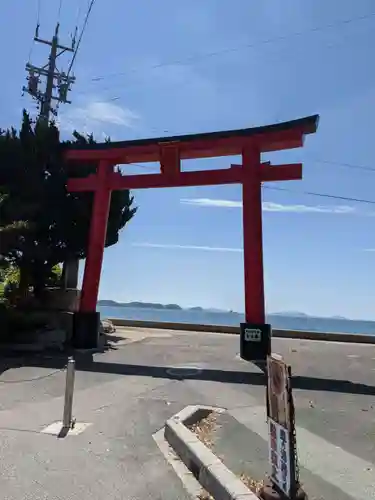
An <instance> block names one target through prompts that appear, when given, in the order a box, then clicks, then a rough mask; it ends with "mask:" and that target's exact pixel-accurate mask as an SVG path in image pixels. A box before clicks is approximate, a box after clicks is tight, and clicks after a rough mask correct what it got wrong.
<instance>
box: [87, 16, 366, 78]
mask: <svg viewBox="0 0 375 500" xmlns="http://www.w3.org/2000/svg"><path fill="white" fill-rule="evenodd" d="M374 16H375V12H370V13H368V14H364V15H362V16H359V17H355V18H349V19H344V20H341V21H337V22H334V23H329V24H326V25H322V26H315V27H314V28H310V29H307V30H305V31H297V32H294V33H289V34H286V35H279V36H275V37H272V38H267V39H264V40H260V41H258V42H252V43H249V44H244V45H239V46H237V47H227V48H224V49H221V50H217V51H213V52H206V53H205V54H198V55H195V56H189V57H186V58H181V59H176V60H174V61H166V62H164V63H159V64H155V65H151V66H149V67H148V69H157V68H161V67H163V66H172V65H177V64H184V63H189V62H195V61H198V60H204V59H207V58H210V57H216V56H220V55H223V54H226V53H231V52H239V51H241V50H247V49H253V48H257V47H259V46H262V45H267V44H271V43H275V42H280V41H284V40H288V39H289V38H294V37H299V36H303V35H308V34H310V33H316V32H320V31H324V30H327V29H332V28H336V27H339V26H344V25H348V24H351V23H354V22H360V21H364V20H366V19H370V18H372V17H374ZM137 71H139V69H137V68H133V69H131V70H129V71H122V72H118V73H112V74H108V75H99V76H95V77H92V78H91V81H93V82H97V81H101V80H103V79H105V78H113V77H114V76H126V75H128V74H131V73H134V72H137Z"/></svg>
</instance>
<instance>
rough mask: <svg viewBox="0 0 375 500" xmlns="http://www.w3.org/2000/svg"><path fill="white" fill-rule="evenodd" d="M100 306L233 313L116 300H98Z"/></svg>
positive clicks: (221, 311)
mask: <svg viewBox="0 0 375 500" xmlns="http://www.w3.org/2000/svg"><path fill="white" fill-rule="evenodd" d="M98 306H102V307H133V308H136V309H168V310H175V311H182V310H185V311H194V312H212V313H233V311H225V310H224V309H215V308H210V309H205V308H204V307H200V306H196V307H186V308H184V307H181V306H179V305H178V304H159V303H155V302H116V301H115V300H98Z"/></svg>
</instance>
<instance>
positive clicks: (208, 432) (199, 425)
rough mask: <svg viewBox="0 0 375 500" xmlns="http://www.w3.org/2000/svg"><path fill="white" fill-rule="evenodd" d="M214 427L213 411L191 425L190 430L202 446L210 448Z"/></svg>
mask: <svg viewBox="0 0 375 500" xmlns="http://www.w3.org/2000/svg"><path fill="white" fill-rule="evenodd" d="M216 425H217V423H216V413H215V412H214V411H213V412H211V413H210V414H209V415H208V416H207V417H206V418H203V419H202V420H200V421H199V422H196V423H195V424H193V425H192V426H191V427H190V430H191V431H193V432H194V433H195V434H196V435H197V437H198V439H200V441H202V443H203V444H205V445H206V446H208V447H209V448H212V432H213V430H214V429H215V427H216Z"/></svg>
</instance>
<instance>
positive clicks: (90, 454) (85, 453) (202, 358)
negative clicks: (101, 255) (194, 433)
mask: <svg viewBox="0 0 375 500" xmlns="http://www.w3.org/2000/svg"><path fill="white" fill-rule="evenodd" d="M125 337H126V338H128V341H126V342H124V338H125ZM115 340H118V341H119V342H117V343H116V342H115V344H114V346H113V349H111V350H109V351H107V352H103V353H99V354H95V355H94V356H90V355H81V356H79V357H77V373H76V390H75V394H74V415H75V417H76V418H77V422H86V423H89V424H90V426H89V427H88V428H87V429H86V430H85V431H84V432H83V433H82V434H80V435H78V436H68V437H67V438H65V439H57V438H55V437H52V436H49V435H46V434H43V433H41V430H43V429H44V428H45V427H46V426H48V425H49V424H51V423H53V422H55V421H58V420H61V416H62V409H63V393H64V377H65V375H64V372H63V371H58V370H61V369H63V366H64V364H65V361H66V359H64V358H63V357H58V356H54V357H50V358H45V357H43V356H41V357H34V358H23V359H22V358H18V359H17V358H13V359H5V360H3V361H1V362H0V368H1V372H2V374H1V376H0V446H1V450H2V453H1V455H0V477H1V495H2V498H6V499H7V500H21V499H22V500H25V499H27V500H29V499H30V500H31V499H38V500H42V499H44V498H45V499H47V498H48V500H54V499H56V500H57V499H58V500H60V499H66V498H69V499H72V500H74V499H75V498H80V499H81V500H85V499H86V498H87V499H89V498H90V499H99V498H100V499H102V498H105V497H106V498H111V499H120V498H121V499H132V500H137V499H147V498H150V499H151V498H153V499H163V500H168V499H171V500H172V499H177V498H178V499H185V498H188V495H187V493H186V491H185V489H184V487H183V485H182V484H181V482H180V480H179V479H178V478H177V477H176V475H175V473H174V471H173V469H172V468H171V467H170V466H169V464H168V463H167V462H166V461H165V459H164V457H163V456H162V455H161V454H160V452H159V449H158V448H157V446H156V445H155V443H154V441H153V439H152V434H153V433H155V432H156V431H158V430H159V429H160V428H162V427H163V425H164V422H165V420H166V419H167V418H169V417H170V416H172V415H173V414H175V413H177V412H178V411H179V410H181V409H182V408H184V407H185V406H186V405H188V404H205V405H217V406H220V407H225V408H228V409H229V410H230V411H231V412H232V415H234V416H236V418H237V417H238V418H239V420H240V421H242V423H243V424H244V425H247V424H248V425H249V426H250V424H251V422H250V420H251V419H252V417H251V414H252V413H254V412H252V410H251V408H252V407H254V408H257V409H258V410H259V408H261V407H262V405H263V404H264V399H265V390H264V383H265V378H264V375H263V373H262V372H261V370H260V369H258V368H257V367H255V366H254V365H252V364H249V363H246V362H244V361H242V360H240V359H239V358H238V355H237V354H238V350H239V339H238V337H237V336H232V335H223V334H202V333H199V334H198V333H186V332H169V331H157V330H154V331H146V330H135V329H122V330H119V331H118V332H117V333H116V338H115ZM273 351H275V352H278V353H279V354H282V355H283V356H284V357H285V359H286V360H287V361H288V362H289V363H290V364H291V365H292V371H293V374H294V378H293V387H294V389H295V390H294V394H295V402H296V410H297V425H298V426H299V427H300V428H301V429H303V430H304V431H307V433H308V436H309V438H308V439H310V440H312V441H311V443H313V444H314V443H315V441H316V440H317V441H316V442H318V443H320V444H321V445H322V446H323V448H320V447H319V446H318V447H315V448H314V449H316V452H315V455H314V460H313V462H314V464H315V465H316V463H319V460H320V458H322V459H323V458H324V457H323V454H324V453H325V452H326V448H325V447H324V446H326V445H327V446H330V445H333V447H334V448H335V449H337V453H338V455H337V457H343V458H342V460H343V463H347V460H348V459H349V458H350V457H354V461H355V464H357V465H356V466H359V467H360V466H362V464H364V465H368V466H369V467H370V466H371V471H367V472H369V473H370V474H372V473H373V474H374V484H375V465H374V464H375V346H374V347H373V346H368V345H366V346H365V345H357V344H356V345H353V344H338V343H336V344H330V343H323V342H313V341H288V340H284V339H276V340H275V341H274V344H273ZM171 369H172V370H171ZM23 380H25V381H23ZM246 412H247V413H246ZM246 415H247V416H246ZM250 417H251V418H250ZM241 419H242V420H241ZM246 419H247V420H246ZM249 422H250V423H249ZM254 425H255V424H254ZM256 425H257V424H256ZM302 436H303V437H304V439H305V434H302ZM311 436H313V437H311ZM306 439H307V438H306ZM319 439H320V441H319ZM314 440H315V441H314ZM311 443H309V446H310V444H311ZM322 443H323V444H322ZM302 444H303V443H302ZM319 450H321V451H319ZM319 453H320V454H321V455H322V456H321V457H319V456H318V455H319ZM338 460H340V458H338ZM358 464H359V465H358ZM315 465H314V467H315ZM314 473H315V474H316V470H314ZM331 473H332V471H329V470H327V471H322V475H323V476H324V477H321V478H317V481H319V480H323V481H326V482H328V483H330V482H332V481H334V478H333V476H332V477H331V476H330V474H331ZM332 474H333V473H332ZM366 477H367V476H366ZM344 484H345V480H344V481H343V485H344ZM349 498H351V496H350V495H349ZM353 498H354V497H353ZM325 500H328V499H325Z"/></svg>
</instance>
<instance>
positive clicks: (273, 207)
mask: <svg viewBox="0 0 375 500" xmlns="http://www.w3.org/2000/svg"><path fill="white" fill-rule="evenodd" d="M180 202H181V203H182V204H183V205H193V206H196V207H217V208H242V201H235V200H220V199H212V198H183V199H181V200H180ZM262 208H263V211H264V212H284V213H286V212H289V213H325V214H354V213H357V211H356V209H355V207H352V206H349V205H327V206H323V205H301V204H299V205H289V204H282V203H274V202H272V201H264V202H263V204H262ZM368 215H369V214H368Z"/></svg>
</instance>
